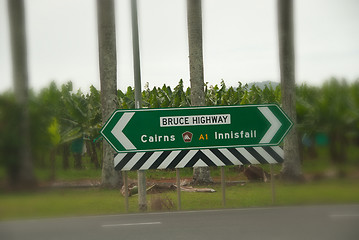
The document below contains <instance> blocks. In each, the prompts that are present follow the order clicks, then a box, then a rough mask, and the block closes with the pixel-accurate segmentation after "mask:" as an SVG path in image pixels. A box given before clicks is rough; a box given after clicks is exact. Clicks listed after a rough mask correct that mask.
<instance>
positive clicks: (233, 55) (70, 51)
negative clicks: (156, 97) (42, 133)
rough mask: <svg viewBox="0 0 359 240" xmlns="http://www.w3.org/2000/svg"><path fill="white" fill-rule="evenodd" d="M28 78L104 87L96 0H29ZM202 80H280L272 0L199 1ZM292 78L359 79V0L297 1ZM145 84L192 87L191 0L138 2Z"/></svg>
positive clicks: (125, 36)
mask: <svg viewBox="0 0 359 240" xmlns="http://www.w3.org/2000/svg"><path fill="white" fill-rule="evenodd" d="M115 2H116V9H115V10H116V35H117V39H116V42H117V65H118V69H117V86H118V89H121V90H125V89H126V88H127V87H128V86H133V85H134V84H133V81H134V80H133V59H132V35H131V22H130V0H116V1H115ZM25 6H26V10H25V11H26V13H25V14H26V29H27V48H28V71H29V85H30V87H31V88H32V89H34V90H36V91H38V90H40V89H42V88H44V87H47V86H49V84H50V82H51V81H55V82H56V83H57V84H58V86H60V85H61V84H63V83H66V82H67V81H70V80H71V81H72V82H73V84H74V88H75V89H79V88H80V89H81V90H82V91H88V90H89V87H90V86H91V85H94V86H95V87H96V88H98V89H99V88H100V80H99V79H100V78H99V65H98V45H97V44H98V42H97V19H96V1H95V0H25ZM202 11H203V54H204V78H205V79H204V80H205V82H208V83H209V85H215V84H220V82H221V80H222V79H223V80H224V81H225V83H226V85H227V86H237V85H238V81H240V82H242V83H250V82H254V81H255V82H260V81H267V80H270V81H275V82H279V81H280V78H279V57H278V38H277V20H276V0H246V1H245V0H202ZM294 11H295V44H296V45H295V55H296V82H297V84H302V83H307V84H310V85H316V86H320V85H321V84H322V83H323V82H324V81H325V80H326V79H328V78H330V77H332V76H334V77H337V78H346V79H347V80H348V81H349V82H353V81H354V80H355V79H358V78H359V14H358V13H359V1H358V0H315V1H313V0H297V1H295V9H294ZM138 14H139V16H138V17H139V35H140V56H141V78H142V84H141V85H142V89H143V87H144V85H145V83H146V82H148V83H149V86H150V88H153V87H162V86H163V84H166V85H167V86H171V87H174V86H176V85H177V84H178V82H179V80H180V79H183V81H184V84H185V86H186V87H187V86H189V60H188V40H187V19H186V1H185V0H171V1H168V0H138ZM9 38H10V37H9V26H8V12H7V1H6V0H0V92H3V91H6V90H8V89H11V88H12V68H11V54H10V40H9Z"/></svg>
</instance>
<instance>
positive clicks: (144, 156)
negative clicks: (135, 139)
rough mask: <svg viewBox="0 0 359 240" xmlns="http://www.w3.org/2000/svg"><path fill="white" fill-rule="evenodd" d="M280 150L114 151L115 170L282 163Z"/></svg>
mask: <svg viewBox="0 0 359 240" xmlns="http://www.w3.org/2000/svg"><path fill="white" fill-rule="evenodd" d="M283 155H284V153H283V149H282V148H280V147H279V146H274V147H269V146H266V147H245V148H223V149H201V150H180V151H158V152H137V153H134V152H132V153H118V154H117V155H116V156H115V161H114V163H115V169H116V170H121V171H130V170H147V169H167V168H185V167H207V166H229V165H245V164H275V163H282V162H283V158H284V156H283Z"/></svg>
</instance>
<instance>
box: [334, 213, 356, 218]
mask: <svg viewBox="0 0 359 240" xmlns="http://www.w3.org/2000/svg"><path fill="white" fill-rule="evenodd" d="M329 216H330V217H331V218H359V214H331V215H329Z"/></svg>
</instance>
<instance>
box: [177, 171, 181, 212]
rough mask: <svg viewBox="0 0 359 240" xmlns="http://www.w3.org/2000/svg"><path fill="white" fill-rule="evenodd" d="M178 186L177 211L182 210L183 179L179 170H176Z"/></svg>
mask: <svg viewBox="0 0 359 240" xmlns="http://www.w3.org/2000/svg"><path fill="white" fill-rule="evenodd" d="M176 184H177V210H178V211H180V210H181V205H182V204H181V179H180V172H179V168H176Z"/></svg>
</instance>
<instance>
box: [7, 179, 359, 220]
mask: <svg viewBox="0 0 359 240" xmlns="http://www.w3.org/2000/svg"><path fill="white" fill-rule="evenodd" d="M213 188H214V189H215V190H216V191H217V192H215V193H188V192H182V194H181V198H182V210H201V209H218V208H221V207H222V202H221V199H222V195H221V189H220V186H217V185H216V186H214V187H213ZM358 189H359V182H358V181H354V180H348V179H345V180H326V181H317V182H312V183H306V184H295V185H293V184H284V183H276V203H275V205H277V206H286V205H302V204H337V203H338V204H339V203H340V204H342V203H359V190H358ZM157 197H166V198H168V199H171V200H172V201H173V202H174V203H175V204H174V207H173V209H170V210H173V211H174V210H176V205H177V204H176V202H177V200H176V199H177V194H176V192H168V193H163V194H162V195H157ZM151 199H153V198H152V197H151V195H148V196H147V200H148V202H150V201H151ZM226 203H227V204H226V207H227V208H241V207H265V206H272V205H273V204H272V200H271V188H270V184H268V183H247V184H245V185H235V186H228V187H227V188H226ZM129 205H130V210H129V211H130V212H131V213H136V212H138V210H137V209H138V207H137V197H130V198H129ZM149 206H150V204H149ZM149 211H151V209H149ZM122 213H125V206H124V197H123V196H122V195H121V194H120V192H119V190H106V189H98V188H91V189H52V190H47V191H36V192H15V193H4V192H0V220H11V219H29V218H44V217H66V216H86V215H99V214H122Z"/></svg>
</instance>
